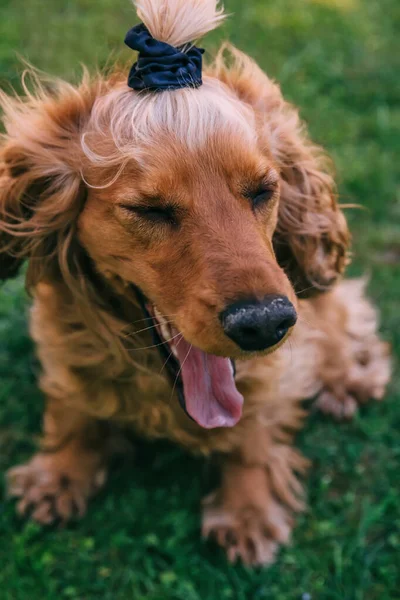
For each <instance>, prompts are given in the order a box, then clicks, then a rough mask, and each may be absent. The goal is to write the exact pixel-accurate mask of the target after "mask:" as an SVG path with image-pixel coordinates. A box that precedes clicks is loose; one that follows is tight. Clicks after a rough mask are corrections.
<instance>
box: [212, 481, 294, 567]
mask: <svg viewBox="0 0 400 600" xmlns="http://www.w3.org/2000/svg"><path fill="white" fill-rule="evenodd" d="M203 506H204V509H203V525H202V534H203V537H204V538H212V539H214V540H215V541H216V542H217V543H218V544H219V545H220V546H221V547H222V548H224V549H225V551H226V554H227V557H228V560H229V561H230V562H232V563H235V562H236V561H238V560H241V561H242V562H243V563H244V564H245V565H248V566H263V565H264V566H265V565H269V564H271V563H273V562H274V560H275V557H276V553H277V550H278V548H279V544H287V543H288V542H289V540H290V533H291V530H292V527H293V518H292V516H291V515H290V513H289V512H288V510H287V509H285V508H284V507H283V506H282V505H281V504H279V503H278V502H277V501H275V500H274V499H272V498H269V500H268V503H267V504H266V505H265V507H263V508H261V507H259V506H256V505H252V504H251V503H250V504H244V505H243V506H241V507H237V508H235V509H233V508H230V507H228V506H224V503H223V501H222V500H221V497H220V493H219V492H214V493H213V494H211V495H210V496H208V497H207V498H205V500H204V501H203Z"/></svg>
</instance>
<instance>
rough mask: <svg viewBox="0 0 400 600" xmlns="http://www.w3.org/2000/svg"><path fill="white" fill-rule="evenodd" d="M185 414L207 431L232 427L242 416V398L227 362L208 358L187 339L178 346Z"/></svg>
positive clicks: (208, 356)
mask: <svg viewBox="0 0 400 600" xmlns="http://www.w3.org/2000/svg"><path fill="white" fill-rule="evenodd" d="M176 351H177V353H178V358H179V362H180V364H181V369H182V370H181V376H182V380H183V389H184V393H185V402H186V410H187V412H188V413H189V415H190V416H191V417H192V419H194V420H195V421H196V423H198V424H199V425H201V427H204V428H205V429H213V428H215V427H233V426H234V425H236V423H237V422H238V421H239V419H240V417H241V416H242V407H243V396H242V395H241V394H239V392H238V391H237V389H236V385H235V381H234V377H233V368H232V365H231V362H230V360H229V359H228V358H220V357H219V356H213V355H212V354H206V353H205V352H203V351H202V350H199V349H198V348H195V347H194V346H191V345H190V344H189V343H188V342H187V341H186V340H185V339H184V338H182V339H181V340H179V343H178V344H177V345H176Z"/></svg>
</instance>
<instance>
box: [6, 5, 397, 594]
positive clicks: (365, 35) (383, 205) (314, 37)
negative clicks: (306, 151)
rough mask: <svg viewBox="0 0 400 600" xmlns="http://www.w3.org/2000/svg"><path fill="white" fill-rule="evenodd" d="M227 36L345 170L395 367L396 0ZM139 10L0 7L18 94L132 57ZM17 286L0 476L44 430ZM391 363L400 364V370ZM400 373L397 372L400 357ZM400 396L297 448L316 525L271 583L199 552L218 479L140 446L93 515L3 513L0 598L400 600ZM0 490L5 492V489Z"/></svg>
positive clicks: (321, 11) (249, 27)
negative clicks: (48, 518)
mask: <svg viewBox="0 0 400 600" xmlns="http://www.w3.org/2000/svg"><path fill="white" fill-rule="evenodd" d="M226 7H227V9H228V11H229V12H232V13H235V17H234V18H232V19H231V20H230V21H229V22H228V24H227V25H226V26H225V27H224V28H223V29H222V30H221V31H220V32H217V33H215V34H213V35H212V36H210V39H209V41H208V42H207V47H208V48H209V49H213V48H214V49H215V48H216V46H217V43H218V42H219V41H220V40H221V39H222V38H229V39H230V40H231V41H232V42H234V43H235V44H237V45H238V46H239V47H241V48H242V49H244V50H246V51H247V52H249V53H251V54H252V55H253V56H254V57H255V58H256V59H257V61H258V62H259V63H260V64H261V65H262V66H263V67H264V68H265V69H266V70H267V71H268V72H269V73H270V74H271V75H272V76H274V77H276V78H277V79H279V80H280V82H281V83H282V86H283V89H284V92H285V94H286V96H287V97H289V98H290V99H291V100H292V101H293V102H294V103H296V104H297V105H299V106H300V107H301V109H302V115H303V117H304V118H305V119H306V120H307V121H308V122H309V124H310V128H311V131H312V134H313V136H314V138H315V139H317V140H318V141H319V142H320V143H322V144H323V145H324V146H326V147H327V148H328V149H329V150H330V152H331V154H332V155H333V157H334V159H335V161H336V165H337V170H338V180H339V186H340V191H341V194H342V197H343V199H344V200H343V201H344V202H360V203H361V204H362V205H363V206H364V207H365V208H366V210H364V211H349V220H350V223H351V226H352V229H353V232H354V237H355V249H354V254H355V260H354V265H353V267H352V268H351V270H350V272H351V273H352V274H358V273H361V272H365V271H367V272H368V273H370V276H371V283H370V294H371V296H372V298H373V299H374V300H375V301H377V303H378V304H379V306H380V308H381V311H382V315H383V317H382V332H383V336H384V337H385V338H386V339H388V340H390V341H391V342H392V344H393V348H394V353H395V355H396V354H397V357H399V353H400V310H399V291H400V268H399V267H400V226H399V223H400V188H399V179H398V176H399V170H398V157H399V152H400V77H399V72H400V71H399V67H400V54H399V52H398V31H399V26H400V3H399V2H398V0H274V1H272V0H271V2H266V1H265V0H246V1H245V2H244V1H243V0H226ZM132 20H133V19H132V12H131V8H130V6H129V2H128V0H97V1H96V2H95V3H94V2H93V1H92V0H70V1H69V2H64V1H63V0H52V2H51V3H50V2H38V1H35V0H25V2H24V5H23V7H22V6H21V5H20V3H17V2H15V1H13V0H0V79H1V81H2V83H4V84H6V83H8V82H11V83H12V84H14V85H18V78H19V74H18V73H19V72H20V67H19V65H18V58H17V57H16V52H17V53H19V54H20V55H23V56H25V57H26V58H28V59H29V60H30V61H31V62H32V63H34V64H35V65H36V66H38V67H39V68H41V69H43V70H45V71H49V72H51V73H54V74H57V75H60V76H63V77H66V78H68V79H70V80H74V79H75V78H76V77H77V75H78V74H79V70H80V63H82V62H83V63H86V64H87V65H89V66H94V65H100V66H101V65H103V64H105V62H106V61H107V60H108V58H109V55H110V52H112V53H115V55H117V54H118V53H120V50H122V53H124V55H125V56H127V57H128V56H129V54H128V53H127V52H128V51H127V50H123V49H122V42H121V41H122V39H123V36H124V34H125V32H126V30H127V29H128V27H129V26H130V24H131V23H132ZM27 305H28V303H27V301H26V298H25V296H24V293H23V286H22V282H21V281H19V280H17V281H13V282H11V283H9V284H7V285H6V286H5V287H3V288H2V290H1V292H0V381H1V386H0V469H1V471H4V470H5V469H6V468H8V467H9V466H11V465H14V464H16V463H19V462H20V461H22V460H24V459H26V458H27V457H28V456H29V455H30V454H31V453H32V451H33V449H34V447H35V437H36V436H37V434H38V432H39V427H40V416H41V411H42V403H43V401H42V398H41V396H40V394H39V392H38V391H37V389H36V387H35V378H36V375H37V371H38V365H37V363H36V362H35V360H34V358H33V351H32V345H31V343H30V341H29V337H28V334H27V323H26V314H27ZM395 361H396V359H395ZM397 364H398V358H397ZM399 400H400V381H399V378H398V377H397V378H395V379H394V382H393V384H392V385H391V389H390V393H389V394H388V397H387V401H386V402H385V403H383V404H375V405H371V406H369V407H368V408H366V409H364V410H362V412H361V414H360V415H359V416H358V417H357V418H356V419H355V421H354V422H353V423H350V424H348V425H343V426H340V427H339V426H337V425H335V424H333V423H331V422H330V421H329V420H326V419H323V418H322V417H319V416H315V415H313V416H312V417H311V418H310V419H309V422H308V425H307V428H306V430H305V431H304V432H303V433H302V434H301V436H300V438H299V441H298V443H299V446H300V447H301V448H302V450H303V451H304V453H305V454H306V455H307V456H308V457H310V458H311V459H312V460H313V465H314V466H313V468H312V469H311V473H310V475H309V481H308V489H309V504H310V510H309V513H308V514H307V515H304V516H303V517H302V518H301V519H300V521H299V524H298V527H297V529H296V530H295V533H294V543H293V545H292V547H290V548H288V549H285V550H284V551H282V553H281V554H280V557H279V560H278V562H277V563H276V565H274V566H273V567H272V568H270V569H269V570H253V571H251V570H246V569H245V568H243V567H241V566H236V567H232V566H229V565H228V564H227V563H226V561H225V559H224V556H223V555H222V553H221V552H220V551H219V550H217V549H216V548H215V547H213V546H212V545H209V544H204V543H203V542H201V541H200V535H199V502H200V498H201V496H202V494H203V493H204V492H205V491H206V488H207V487H208V475H207V472H208V469H207V465H206V464H204V462H203V461H199V460H195V459H193V458H191V457H189V456H187V455H185V454H183V453H182V452H181V451H180V450H178V449H177V448H175V447H174V446H171V445H169V444H163V443H157V444H145V443H143V445H141V446H140V448H139V451H138V454H139V456H138V460H136V461H135V462H133V463H131V462H128V463H126V464H123V465H120V466H119V467H118V468H117V469H116V470H115V471H114V474H113V476H112V478H111V481H110V485H109V486H108V489H107V492H106V493H104V494H102V495H101V496H100V497H98V498H97V499H96V500H95V501H94V502H93V504H92V507H91V510H90V512H89V515H88V516H87V517H86V518H85V519H84V520H83V521H82V522H80V523H78V524H76V525H73V526H71V527H69V528H67V529H62V530H54V529H46V530H43V529H40V528H39V527H37V526H36V525H34V524H32V523H24V522H21V521H19V520H18V519H17V518H16V517H15V516H14V511H13V507H12V505H11V504H10V503H7V502H4V503H3V504H2V505H1V511H0V540H1V542H0V590H1V591H0V597H1V598H2V599H4V600H28V599H29V600H53V599H57V600H63V599H68V598H72V599H74V600H75V599H79V600H84V599H86V600H89V599H90V600H92V599H95V598H102V599H104V600H111V599H112V600H125V599H133V600H142V599H148V600H181V599H182V600H216V599H217V598H218V600H224V599H227V600H229V599H234V600H263V599H270V600H292V599H293V600H301V599H303V600H306V599H307V598H308V599H309V598H312V599H313V600H316V599H318V600H398V599H399V598H400V575H399V571H398V569H399V565H400V516H399V512H398V507H399V505H400V486H399V458H400V456H399V455H400V444H399V433H398V432H399V431H400V403H399ZM0 492H1V490H0Z"/></svg>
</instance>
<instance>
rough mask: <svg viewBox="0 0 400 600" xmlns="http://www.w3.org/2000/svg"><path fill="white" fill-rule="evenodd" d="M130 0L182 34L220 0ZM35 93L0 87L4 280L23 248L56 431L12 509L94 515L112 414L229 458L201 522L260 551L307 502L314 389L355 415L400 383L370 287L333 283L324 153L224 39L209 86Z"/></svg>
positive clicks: (340, 236) (217, 14)
mask: <svg viewBox="0 0 400 600" xmlns="http://www.w3.org/2000/svg"><path fill="white" fill-rule="evenodd" d="M136 4H137V7H138V13H139V16H140V18H141V19H142V21H144V23H145V25H146V26H147V28H148V30H149V31H150V33H151V35H152V36H153V38H154V39H156V40H160V41H163V42H167V43H169V44H170V45H172V46H174V47H181V46H183V45H185V44H186V46H185V48H188V47H189V46H188V43H189V42H191V41H192V40H194V39H198V38H199V37H201V36H202V35H203V34H205V33H206V32H207V31H209V30H211V29H213V28H214V27H215V26H217V24H218V23H219V22H220V21H221V20H222V18H223V15H222V13H221V11H220V10H218V8H217V6H216V2H215V0H168V1H167V2H161V0H137V2H136ZM185 51H186V50H185ZM33 77H34V79H35V76H33ZM33 87H34V89H33V91H32V90H31V91H29V89H28V86H27V87H26V90H25V92H26V95H25V97H22V98H18V97H16V96H15V97H14V96H13V97H10V96H7V95H6V94H4V93H3V94H2V96H1V102H2V106H3V110H4V124H5V130H6V133H5V135H4V136H3V141H2V145H1V148H0V252H1V255H0V259H1V266H0V277H1V278H2V279H6V278H7V277H10V276H12V275H14V274H15V273H16V272H17V270H18V268H19V266H20V264H21V263H22V262H23V261H24V260H27V261H28V270H27V285H28V288H29V289H30V290H31V292H32V294H33V297H34V303H33V308H32V315H31V330H32V336H33V338H34V340H35V342H36V344H37V349H38V355H39V358H40V361H41V364H42V370H43V372H42V376H41V381H40V385H41V388H42V390H43V392H44V393H45V395H46V398H47V409H46V413H45V417H44V438H43V447H42V449H41V450H40V452H39V453H38V454H36V455H35V456H34V457H33V459H32V460H31V461H30V462H29V463H28V464H26V465H24V466H20V467H16V468H15V469H12V470H11V472H10V474H9V481H10V493H11V494H12V495H14V496H18V497H19V498H20V501H19V504H18V511H19V512H20V513H25V512H26V511H27V509H28V508H29V509H31V510H32V517H33V518H34V519H36V520H37V521H39V522H42V523H50V522H52V521H53V520H54V519H55V518H61V519H62V520H67V519H68V518H70V517H72V516H73V514H74V513H75V512H76V510H77V511H78V513H79V514H83V513H84V511H85V509H86V504H87V501H88V499H89V497H90V496H92V495H93V494H94V493H95V492H96V491H97V490H98V489H99V487H100V486H102V485H103V484H104V482H105V479H106V473H107V461H108V457H109V454H110V451H111V447H112V439H111V438H112V431H113V429H111V428H110V427H109V423H110V422H114V423H115V424H117V425H119V426H122V427H127V426H129V427H132V428H134V429H135V430H136V431H137V432H139V433H140V434H143V435H145V436H147V437H152V438H154V437H165V438H169V439H171V440H174V441H176V442H178V443H179V444H181V445H183V446H185V447H186V448H188V449H190V450H191V451H193V452H197V453H203V454H207V455H209V454H215V455H218V456H219V458H220V464H221V468H222V481H221V487H220V488H219V489H218V490H217V491H216V492H215V493H214V494H212V495H211V496H210V497H208V498H207V499H206V500H205V502H204V512H203V532H204V535H205V536H208V535H213V536H214V537H215V538H216V539H217V541H218V542H219V543H220V544H221V545H222V546H224V547H226V549H227V553H228V557H229V558H230V559H231V560H236V559H237V558H241V559H242V560H243V561H245V562H246V563H249V564H265V563H268V562H270V561H271V560H272V559H273V557H274V554H275V551H276V548H277V546H278V544H279V543H284V542H286V541H287V540H288V538H289V534H290V530H291V526H292V519H293V514H294V513H295V512H296V511H299V510H301V509H302V508H303V500H302V487H301V484H300V482H299V480H298V479H297V475H299V474H301V473H302V472H303V471H304V470H305V468H306V465H307V461H306V460H305V459H304V458H303V457H302V456H301V455H300V454H299V452H298V451H297V450H295V449H294V448H293V447H292V440H293V435H294V433H295V432H296V430H298V429H299V428H300V427H301V426H302V423H303V419H304V416H305V411H304V409H303V408H302V406H301V401H302V400H304V399H305V398H308V397H311V396H317V397H318V400H317V402H318V405H319V406H320V408H321V409H323V410H324V411H326V412H330V413H333V414H334V415H335V416H337V417H339V418H340V417H351V415H352V414H353V413H354V411H355V409H356V406H357V403H359V402H363V401H365V400H367V399H368V398H369V397H375V398H382V396H383V394H384V389H385V385H386V383H387V381H388V378H389V359H388V352H387V347H386V345H385V344H383V343H381V342H380V341H379V339H378V337H377V335H376V316H375V311H374V309H373V308H372V307H371V306H370V305H369V303H368V302H367V301H366V300H365V298H364V295H363V294H364V285H363V282H359V281H345V282H341V283H338V284H337V285H336V282H337V280H338V279H339V278H340V275H341V274H342V273H343V270H344V267H345V264H346V257H347V249H348V244H349V233H348V230H347V225H346V221H345V218H344V216H343V214H342V212H341V210H340V207H339V206H338V204H337V201H336V194H335V188H334V182H333V179H332V176H331V174H330V172H329V163H328V162H327V160H326V157H325V155H324V153H323V152H322V151H321V149H320V148H318V147H316V146H315V145H314V144H313V143H312V142H311V141H310V140H309V139H308V137H307V133H306V132H305V129H304V126H303V125H302V123H301V122H300V120H299V118H298V115H297V111H296V109H295V108H293V107H292V106H291V105H290V104H288V103H287V102H285V100H284V99H283V97H282V95H281V91H280V89H279V86H278V85H276V84H275V83H274V82H272V81H271V80H270V79H269V78H268V77H267V76H266V75H265V74H264V73H262V72H261V70H260V69H259V68H258V67H257V66H256V64H254V62H253V61H252V60H251V59H249V58H248V57H246V56H245V55H243V54H241V53H240V52H239V51H238V50H236V49H234V48H231V47H225V48H223V49H222V50H221V52H220V53H219V55H218V56H217V58H216V60H215V62H214V64H212V65H211V66H209V67H208V68H207V70H206V73H205V76H204V80H203V85H202V86H201V87H199V88H196V89H195V88H194V87H193V88H191V87H186V88H182V89H179V90H174V91H171V90H167V91H163V92H158V93H155V92H154V91H153V92H151V91H144V92H137V91H135V90H133V89H131V88H130V87H128V86H127V84H126V71H125V70H120V69H115V71H114V72H113V73H112V74H111V75H108V76H100V75H96V76H94V77H93V78H90V77H89V76H87V75H85V77H84V80H83V81H82V83H81V85H79V86H78V87H74V86H72V85H68V84H66V83H63V82H56V83H54V82H52V83H51V84H46V83H45V84H43V83H40V82H39V81H36V82H35V84H34V86H33ZM289 337H290V338H291V339H290V340H289V341H288V342H287V343H285V342H286V340H288V338H289ZM178 400H179V402H178Z"/></svg>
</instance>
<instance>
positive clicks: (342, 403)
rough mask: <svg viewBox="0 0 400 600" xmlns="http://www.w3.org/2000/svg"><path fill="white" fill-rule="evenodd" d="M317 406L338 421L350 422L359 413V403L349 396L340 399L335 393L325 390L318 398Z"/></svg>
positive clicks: (342, 396)
mask: <svg viewBox="0 0 400 600" xmlns="http://www.w3.org/2000/svg"><path fill="white" fill-rule="evenodd" d="M315 406H316V407H317V409H318V410H320V411H321V412H322V413H324V414H325V415H329V416H331V417H333V418H334V419H335V420H336V421H350V420H351V419H352V418H353V417H354V415H355V413H356V412H357V408H358V402H357V400H356V399H355V398H354V397H353V396H350V395H349V394H345V395H341V396H340V397H339V396H337V395H335V393H333V392H330V391H328V390H323V391H322V392H321V393H320V395H319V396H318V398H317V401H316V403H315Z"/></svg>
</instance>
